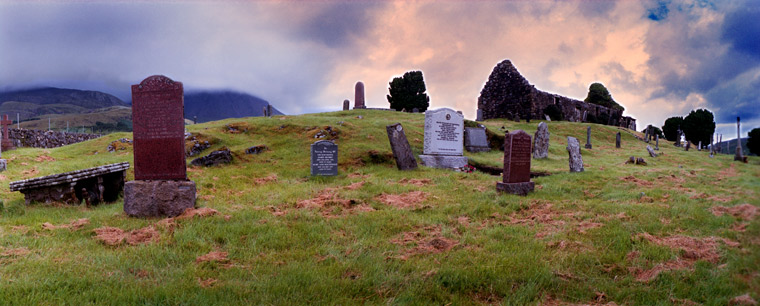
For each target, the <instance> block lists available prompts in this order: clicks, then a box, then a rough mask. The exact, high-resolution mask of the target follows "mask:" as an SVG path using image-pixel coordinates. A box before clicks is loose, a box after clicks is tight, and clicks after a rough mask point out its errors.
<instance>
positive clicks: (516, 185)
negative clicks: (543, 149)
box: [496, 130, 535, 196]
mask: <svg viewBox="0 0 760 306" xmlns="http://www.w3.org/2000/svg"><path fill="white" fill-rule="evenodd" d="M530 146H531V141H530V135H528V133H525V132H524V131H522V130H517V131H515V132H512V133H508V134H507V135H506V136H505V137H504V172H503V181H502V182H497V183H496V190H498V191H501V192H507V193H512V194H517V195H522V196H524V195H527V194H528V193H529V192H531V191H533V189H534V186H535V184H534V183H533V182H531V181H530V159H531V158H530V155H531V152H530V151H531V149H530Z"/></svg>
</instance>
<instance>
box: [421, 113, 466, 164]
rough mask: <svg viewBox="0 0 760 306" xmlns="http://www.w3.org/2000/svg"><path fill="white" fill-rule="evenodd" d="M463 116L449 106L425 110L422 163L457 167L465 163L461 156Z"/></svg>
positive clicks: (464, 158)
mask: <svg viewBox="0 0 760 306" xmlns="http://www.w3.org/2000/svg"><path fill="white" fill-rule="evenodd" d="M463 134H464V116H462V114H459V113H457V112H456V111H454V110H453V109H450V108H439V109H436V110H428V111H426V112H425V140H424V147H423V154H422V155H420V160H421V161H422V165H423V166H426V167H432V168H448V169H459V168H462V167H464V166H466V165H467V157H464V156H462V151H463V149H462V148H463V142H464V135H463Z"/></svg>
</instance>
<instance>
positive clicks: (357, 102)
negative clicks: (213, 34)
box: [354, 82, 367, 109]
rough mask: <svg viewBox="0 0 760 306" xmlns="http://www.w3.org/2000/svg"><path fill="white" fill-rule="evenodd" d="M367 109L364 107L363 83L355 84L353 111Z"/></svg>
mask: <svg viewBox="0 0 760 306" xmlns="http://www.w3.org/2000/svg"><path fill="white" fill-rule="evenodd" d="M362 108H367V106H366V105H364V83H362V82H356V86H355V87H354V109H362Z"/></svg>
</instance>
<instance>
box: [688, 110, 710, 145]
mask: <svg viewBox="0 0 760 306" xmlns="http://www.w3.org/2000/svg"><path fill="white" fill-rule="evenodd" d="M682 129H683V132H684V134H686V140H688V141H691V143H693V144H698V143H699V142H700V141H701V142H702V145H707V144H709V143H710V136H711V135H712V134H713V133H715V119H714V117H713V113H712V112H710V111H709V110H706V109H698V110H696V111H691V112H690V113H689V115H688V116H686V118H683V127H682Z"/></svg>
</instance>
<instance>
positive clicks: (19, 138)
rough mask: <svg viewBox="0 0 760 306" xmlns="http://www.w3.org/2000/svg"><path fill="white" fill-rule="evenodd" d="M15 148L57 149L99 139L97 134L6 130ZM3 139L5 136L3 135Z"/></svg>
mask: <svg viewBox="0 0 760 306" xmlns="http://www.w3.org/2000/svg"><path fill="white" fill-rule="evenodd" d="M8 135H9V136H10V141H11V143H13V145H14V146H15V147H28V148H57V147H61V146H65V145H70V144H75V143H79V142H83V141H87V140H91V139H95V138H98V137H100V136H101V135H97V134H82V133H66V132H58V131H42V130H25V129H8ZM3 137H5V135H3Z"/></svg>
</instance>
